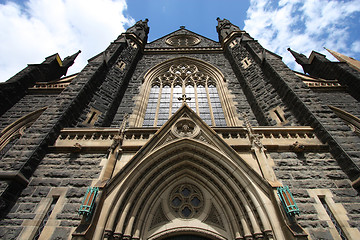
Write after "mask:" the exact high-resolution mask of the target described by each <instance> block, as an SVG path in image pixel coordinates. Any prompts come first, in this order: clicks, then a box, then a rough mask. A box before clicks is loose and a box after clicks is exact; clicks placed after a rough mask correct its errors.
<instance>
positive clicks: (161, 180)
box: [0, 18, 360, 240]
mask: <svg viewBox="0 0 360 240" xmlns="http://www.w3.org/2000/svg"><path fill="white" fill-rule="evenodd" d="M217 22H218V23H217V26H216V30H217V32H218V36H219V40H218V41H214V40H211V39H209V38H207V37H204V36H201V35H199V34H197V33H194V32H192V31H190V30H188V29H186V28H185V27H184V26H181V27H180V28H179V29H178V30H176V31H174V32H172V33H170V34H168V35H166V36H163V37H161V38H159V39H157V40H154V41H152V42H148V41H147V36H148V33H149V26H148V20H147V19H145V20H140V21H138V22H137V23H136V24H135V25H134V26H132V27H130V28H129V29H127V31H126V32H125V33H122V34H121V35H119V36H118V38H117V39H115V40H114V41H113V42H111V43H110V44H109V46H108V47H107V48H106V49H105V50H104V51H103V52H101V53H99V54H98V55H96V56H94V57H92V58H91V59H89V60H88V64H87V65H86V66H85V68H84V69H83V70H82V71H81V72H79V73H77V74H73V75H66V73H67V70H68V68H69V67H71V65H72V64H73V63H74V61H75V60H76V57H77V56H78V54H80V51H79V52H77V53H75V54H74V55H71V56H68V57H66V58H64V59H61V58H60V56H59V55H58V54H54V55H51V56H49V57H47V58H46V59H45V61H44V62H42V63H39V64H29V65H28V66H27V67H26V68H25V69H23V70H22V71H20V72H19V73H17V74H16V75H15V76H13V77H12V78H10V79H9V80H8V81H6V82H4V83H1V84H0V131H1V132H0V209H1V211H0V226H1V227H0V238H1V239H31V240H37V239H40V240H47V239H67V240H70V239H74V240H83V239H95V240H98V239H99V240H100V239H106V240H120V239H123V240H146V239H149V240H187V239H190V240H235V239H236V240H260V239H264V240H280V239H286V240H287V239H313V240H315V239H329V240H330V239H334V240H339V239H340V240H341V239H354V240H356V239H360V232H359V230H360V198H359V191H360V169H359V167H360V105H359V101H360V62H359V61H356V60H355V59H352V58H349V57H346V56H344V55H342V54H340V53H337V52H334V51H332V50H328V51H329V52H330V53H331V54H333V55H334V56H335V57H336V58H337V59H338V60H339V61H338V62H332V61H330V60H328V59H327V58H326V57H325V56H324V55H323V54H320V53H318V52H315V51H313V52H312V53H311V55H310V56H309V57H307V56H305V55H303V54H301V53H298V52H296V51H295V50H292V49H288V50H289V51H290V53H291V54H292V55H293V56H294V59H295V61H296V62H297V63H298V64H300V65H301V66H302V68H303V70H304V73H300V72H296V71H293V70H291V69H290V68H288V67H287V66H286V65H285V64H284V63H283V61H282V58H281V56H279V55H277V54H275V53H273V52H271V51H269V50H267V49H265V48H263V47H262V46H261V44H260V43H259V42H258V41H257V40H256V39H254V38H252V37H251V35H250V34H251V33H247V32H245V31H243V30H241V29H240V28H239V27H237V26H236V25H234V24H233V23H231V22H230V21H229V20H227V19H220V18H218V19H217ZM155 27H156V26H155ZM110 40H111V39H109V41H110Z"/></svg>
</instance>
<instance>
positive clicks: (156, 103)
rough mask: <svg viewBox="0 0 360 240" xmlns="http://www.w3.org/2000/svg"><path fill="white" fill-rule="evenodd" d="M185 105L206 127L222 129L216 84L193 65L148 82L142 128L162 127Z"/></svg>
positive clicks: (179, 66) (174, 68) (181, 65)
mask: <svg viewBox="0 0 360 240" xmlns="http://www.w3.org/2000/svg"><path fill="white" fill-rule="evenodd" d="M184 94H185V95H186V96H185V97H186V99H187V100H186V103H187V104H188V106H189V107H190V108H191V109H192V110H193V111H194V112H196V113H197V114H198V115H199V116H200V117H201V118H202V119H203V120H204V121H205V122H206V123H207V124H208V125H212V126H225V125H226V120H225V116H224V112H223V108H222V105H221V101H220V97H219V93H218V88H217V84H216V81H215V80H214V79H213V77H211V76H210V75H209V74H207V73H205V72H203V71H201V70H199V68H198V67H197V66H196V65H194V64H187V63H178V64H173V65H171V66H170V67H169V68H168V69H167V71H165V72H164V73H162V74H160V75H159V76H157V77H156V78H154V79H153V80H152V81H151V89H150V93H149V98H148V103H147V107H146V111H145V117H144V122H143V126H148V127H150V126H161V125H163V124H164V123H165V122H166V121H167V120H168V119H169V118H170V117H171V115H172V114H174V113H175V112H176V110H178V109H179V107H181V105H182V101H183V100H182V96H183V95H184Z"/></svg>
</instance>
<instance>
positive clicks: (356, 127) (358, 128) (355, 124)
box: [328, 105, 360, 135]
mask: <svg viewBox="0 0 360 240" xmlns="http://www.w3.org/2000/svg"><path fill="white" fill-rule="evenodd" d="M328 107H329V108H330V109H331V110H332V111H333V112H334V113H335V114H336V115H337V116H338V117H339V118H341V119H342V120H343V121H344V122H345V123H346V124H347V125H348V126H349V127H350V129H351V130H352V131H353V132H354V133H356V134H357V135H360V119H359V118H358V117H356V116H354V115H352V114H351V113H348V112H346V111H344V110H342V109H340V108H337V107H335V106H332V105H328Z"/></svg>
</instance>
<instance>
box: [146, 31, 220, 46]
mask: <svg viewBox="0 0 360 240" xmlns="http://www.w3.org/2000/svg"><path fill="white" fill-rule="evenodd" d="M179 47H180V48H184V47H186V48H202V47H220V43H218V42H216V41H213V40H211V39H209V38H206V37H204V36H201V35H199V34H197V33H194V32H192V31H189V30H187V29H184V28H181V29H179V30H177V31H175V32H172V33H170V34H168V35H166V36H164V37H161V38H159V39H157V40H155V41H153V42H151V43H148V44H147V45H146V47H145V49H154V48H166V49H171V48H179Z"/></svg>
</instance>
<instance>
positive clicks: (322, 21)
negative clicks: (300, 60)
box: [244, 0, 360, 71]
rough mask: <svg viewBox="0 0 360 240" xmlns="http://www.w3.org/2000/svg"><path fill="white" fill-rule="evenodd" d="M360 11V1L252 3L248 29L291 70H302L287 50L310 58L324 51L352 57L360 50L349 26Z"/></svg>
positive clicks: (254, 0) (269, 0) (257, 0)
mask: <svg viewBox="0 0 360 240" xmlns="http://www.w3.org/2000/svg"><path fill="white" fill-rule="evenodd" d="M358 12H360V4H359V1H356V0H352V1H346V2H344V1H336V0H316V1H314V0H280V1H274V0H250V7H249V9H248V11H247V19H246V20H245V27H244V29H245V30H246V31H247V32H248V33H250V35H251V36H252V37H254V38H255V39H257V40H259V42H260V44H262V45H263V46H264V47H265V48H267V49H269V50H270V51H274V52H275V53H277V54H279V55H281V56H283V61H284V62H285V63H286V64H288V65H289V66H290V67H291V68H293V69H294V70H297V71H301V67H300V66H299V65H298V64H296V63H295V62H294V59H293V57H292V56H291V55H290V53H289V52H288V51H287V50H286V49H287V48H288V47H291V48H292V49H294V50H295V51H298V52H301V53H304V54H305V55H307V56H308V55H309V54H310V52H311V51H312V50H315V51H318V52H321V53H323V54H326V55H327V56H328V58H329V59H332V60H334V58H333V57H332V56H329V54H328V52H327V51H325V50H324V49H323V47H327V48H329V49H332V50H335V51H338V52H341V53H343V54H346V55H352V54H351V53H352V52H353V51H356V52H359V51H360V42H359V41H358V42H354V43H349V26H350V23H351V17H352V15H353V14H354V13H358Z"/></svg>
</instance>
